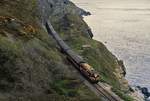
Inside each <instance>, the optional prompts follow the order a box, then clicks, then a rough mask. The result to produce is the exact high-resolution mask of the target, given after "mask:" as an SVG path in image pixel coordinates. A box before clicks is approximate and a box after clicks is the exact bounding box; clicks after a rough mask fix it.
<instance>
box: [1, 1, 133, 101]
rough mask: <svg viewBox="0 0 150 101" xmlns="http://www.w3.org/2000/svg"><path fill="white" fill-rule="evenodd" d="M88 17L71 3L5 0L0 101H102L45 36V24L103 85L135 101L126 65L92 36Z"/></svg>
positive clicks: (2, 22) (3, 8)
mask: <svg viewBox="0 0 150 101" xmlns="http://www.w3.org/2000/svg"><path fill="white" fill-rule="evenodd" d="M85 13H86V12H85V11H83V10H82V9H80V8H77V7H76V6H75V5H74V4H73V3H71V2H69V1H68V0H39V1H36V0H13V1H10V0H1V1H0V101H16V100H18V101H99V98H98V97H97V96H96V95H95V94H94V93H93V92H92V91H91V90H90V89H89V88H88V87H87V86H86V85H85V84H84V82H83V80H82V79H81V78H80V76H78V75H77V73H76V71H75V70H74V67H73V66H72V65H71V64H70V63H69V62H68V61H67V59H66V57H65V55H63V54H62V53H61V52H60V51H59V50H58V46H57V44H56V42H55V40H53V39H52V37H51V36H49V35H48V33H47V32H46V30H45V28H44V26H43V23H44V22H45V21H46V20H50V21H51V23H52V25H53V26H54V28H55V30H56V31H57V32H58V33H60V35H61V37H62V38H63V39H64V40H65V42H66V43H67V44H68V45H69V46H70V47H72V49H73V50H74V51H75V52H77V53H78V54H80V55H81V56H82V57H83V58H84V59H85V60H86V61H88V62H89V64H91V65H92V66H93V67H94V68H95V69H96V70H97V71H98V72H99V73H100V75H101V81H102V82H105V83H107V84H109V85H111V86H112V90H113V91H114V92H116V93H117V94H118V95H119V96H120V97H122V98H123V99H125V100H126V101H131V100H132V98H131V97H129V96H128V93H129V92H130V88H129V85H128V83H127V81H126V80H125V78H124V76H125V68H124V66H123V63H122V61H119V60H118V59H117V58H116V57H115V56H114V55H113V54H112V53H111V52H109V51H108V50H107V48H106V47H105V46H104V45H103V44H102V43H100V42H97V41H95V40H93V39H92V38H91V37H92V32H91V31H90V29H89V27H88V25H87V24H86V23H85V22H84V21H83V19H82V16H81V15H82V14H85ZM87 45H88V46H89V47H84V46H87Z"/></svg>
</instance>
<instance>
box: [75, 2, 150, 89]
mask: <svg viewBox="0 0 150 101" xmlns="http://www.w3.org/2000/svg"><path fill="white" fill-rule="evenodd" d="M72 1H73V2H74V3H76V5H78V6H79V7H81V8H83V9H85V10H88V11H90V12H91V13H92V15H91V16H88V17H85V18H84V19H85V21H86V22H87V23H88V25H89V26H90V27H91V28H92V31H93V33H94V39H96V40H99V41H101V42H103V43H104V44H105V45H106V46H107V47H108V49H109V50H110V51H111V52H113V53H114V54H115V55H116V56H117V57H118V58H119V59H122V60H124V63H125V66H126V68H127V75H126V78H127V79H128V80H129V83H130V84H131V85H140V86H142V87H148V88H149V89H150V0H72Z"/></svg>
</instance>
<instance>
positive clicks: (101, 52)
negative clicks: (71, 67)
mask: <svg viewBox="0 0 150 101" xmlns="http://www.w3.org/2000/svg"><path fill="white" fill-rule="evenodd" d="M51 19H52V20H51V21H52V22H53V25H54V28H55V29H56V30H57V32H59V33H60V35H61V37H62V38H63V39H64V40H65V42H66V43H67V44H68V45H69V46H70V47H71V48H72V49H73V50H74V51H76V52H77V53H78V54H79V55H81V56H82V57H83V58H84V59H85V60H86V61H87V62H88V63H89V64H90V65H91V66H92V67H93V68H95V69H96V70H97V71H99V73H100V76H101V81H102V82H106V83H108V84H110V85H111V86H112V87H113V89H117V92H116V94H118V95H119V96H120V97H121V98H123V99H124V100H125V101H133V99H132V98H131V97H129V96H128V95H127V94H126V92H128V91H129V90H128V88H126V87H125V86H124V85H123V83H121V82H120V81H119V78H118V77H117V76H116V74H115V73H116V72H117V71H116V69H117V68H118V67H119V64H118V60H117V58H116V57H115V56H114V55H113V54H112V53H111V52H109V51H108V50H107V48H106V47H105V46H104V45H103V44H102V43H100V42H97V41H95V40H92V39H90V38H89V37H88V33H87V32H86V30H87V29H88V28H87V27H88V26H87V25H86V24H85V23H84V21H83V20H81V18H80V16H79V15H74V14H70V13H69V14H67V15H64V17H62V19H55V18H53V17H51ZM53 19H55V20H53ZM58 23H60V24H58ZM83 45H89V46H90V47H88V48H82V46H83ZM119 75H121V74H119Z"/></svg>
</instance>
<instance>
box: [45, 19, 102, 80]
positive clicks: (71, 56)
mask: <svg viewBox="0 0 150 101" xmlns="http://www.w3.org/2000/svg"><path fill="white" fill-rule="evenodd" d="M45 26H46V29H47V31H48V33H49V34H50V35H52V37H53V38H54V39H55V40H56V42H57V44H58V45H59V47H60V49H61V51H62V52H63V53H64V54H66V55H67V59H68V60H69V61H70V62H71V63H73V65H74V66H75V67H76V68H77V69H78V70H79V71H80V72H81V74H82V75H83V76H85V77H86V78H87V79H88V80H89V81H90V82H91V83H97V82H99V79H100V76H99V74H98V73H97V72H96V71H95V70H94V68H92V67H91V66H90V65H89V64H88V63H87V62H85V61H84V59H83V58H82V57H81V56H79V55H78V54H76V53H75V52H74V51H73V50H72V49H71V48H70V47H69V46H68V45H67V44H66V43H65V42H64V41H63V40H62V39H61V38H60V36H59V35H58V33H57V32H56V31H55V30H54V28H53V27H52V25H51V23H50V22H49V21H47V22H46V24H45Z"/></svg>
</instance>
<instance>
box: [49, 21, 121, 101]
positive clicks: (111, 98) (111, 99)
mask: <svg viewBox="0 0 150 101" xmlns="http://www.w3.org/2000/svg"><path fill="white" fill-rule="evenodd" d="M46 29H47V31H48V33H49V34H50V35H51V36H52V37H53V38H54V39H55V40H56V42H57V44H58V45H59V46H60V49H62V50H63V51H64V53H65V51H67V52H66V53H65V55H66V56H68V55H69V57H70V58H71V59H69V60H71V63H72V64H73V65H74V66H75V67H76V68H77V69H78V70H79V71H80V65H79V62H80V61H83V59H82V58H81V57H80V56H78V55H77V54H75V52H74V51H72V50H71V49H70V47H69V46H68V45H67V44H66V43H65V42H64V41H63V40H62V39H61V38H60V36H59V35H58V34H57V32H56V31H55V30H54V28H53V26H52V25H51V24H50V22H47V23H46ZM80 73H81V71H80ZM81 74H83V73H81ZM83 76H85V75H83ZM85 78H87V77H86V76H85ZM89 83H90V84H91V85H92V86H93V88H94V89H95V90H96V91H97V92H98V93H99V95H100V96H103V97H104V99H106V100H107V101H123V100H122V99H121V98H119V97H118V96H117V95H115V94H114V93H113V92H111V91H110V90H107V89H106V88H105V87H104V86H103V85H102V84H101V83H100V82H98V83H91V82H89ZM106 100H105V101H106Z"/></svg>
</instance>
